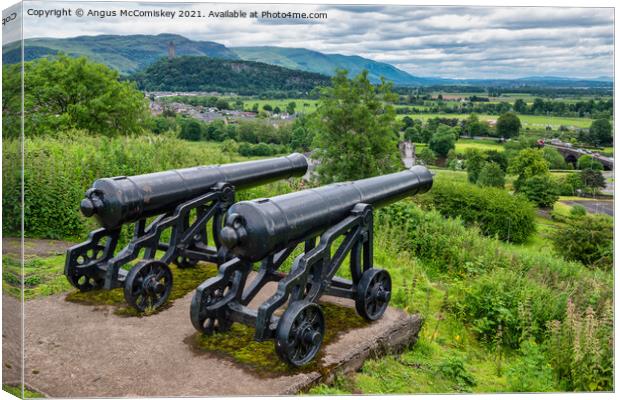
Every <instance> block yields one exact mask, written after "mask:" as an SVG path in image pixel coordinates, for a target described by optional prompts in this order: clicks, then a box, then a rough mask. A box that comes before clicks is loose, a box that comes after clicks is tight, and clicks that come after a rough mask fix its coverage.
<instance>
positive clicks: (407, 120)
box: [403, 115, 413, 130]
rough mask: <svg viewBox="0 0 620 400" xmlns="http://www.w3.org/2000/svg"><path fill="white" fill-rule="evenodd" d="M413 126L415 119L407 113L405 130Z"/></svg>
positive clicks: (404, 118)
mask: <svg viewBox="0 0 620 400" xmlns="http://www.w3.org/2000/svg"><path fill="white" fill-rule="evenodd" d="M412 126H413V119H412V118H411V117H410V116H408V115H405V116H404V117H403V130H407V129H408V128H410V127H412Z"/></svg>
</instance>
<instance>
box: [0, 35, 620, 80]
mask: <svg viewBox="0 0 620 400" xmlns="http://www.w3.org/2000/svg"><path fill="white" fill-rule="evenodd" d="M171 41H172V42H174V45H175V48H176V55H177V56H207V57H212V58H218V59H225V60H246V61H256V62H262V63H265V64H271V65H276V66H280V67H284V68H289V69H295V70H300V71H306V72H314V73H319V74H322V75H326V76H331V75H333V74H334V73H335V71H336V70H337V69H346V70H347V71H349V75H350V76H353V75H357V74H359V73H360V72H361V71H362V70H364V69H366V70H368V72H369V74H368V75H369V78H370V80H371V81H372V82H375V83H376V82H379V80H380V77H381V76H383V77H385V78H386V79H387V80H390V81H392V82H394V84H395V85H400V86H440V85H453V86H460V85H474V86H485V87H490V86H493V87H506V88H511V87H512V88H519V87H530V86H534V87H548V88H574V87H580V88H606V89H607V88H611V86H612V82H613V79H612V78H610V77H598V78H593V79H581V78H563V77H557V76H530V77H525V78H517V79H494V78H492V79H446V78H436V77H419V76H414V75H411V74H409V73H407V72H405V71H403V70H400V69H398V68H396V67H394V66H393V65H390V64H387V63H382V62H378V61H373V60H370V59H367V58H363V57H359V56H345V55H342V54H326V53H321V52H318V51H313V50H308V49H304V48H288V47H273V46H261V47H233V48H228V47H226V46H224V45H222V44H219V43H215V42H208V41H194V40H190V39H188V38H186V37H183V36H180V35H175V34H169V33H162V34H159V35H126V36H122V35H99V36H78V37H74V38H65V39H58V38H32V39H26V40H25V41H24V45H25V47H24V53H25V58H26V60H27V61H29V60H33V59H35V58H39V57H46V56H50V55H54V54H56V53H58V52H64V53H67V54H69V55H72V56H80V55H85V56H87V57H89V58H90V59H92V60H95V61H97V62H101V63H103V64H106V65H108V66H109V67H111V68H114V69H117V70H118V71H120V72H121V74H123V75H129V74H132V73H135V72H137V71H139V70H142V69H144V68H146V67H148V66H149V65H151V64H152V63H154V62H156V61H157V60H159V59H160V58H162V57H165V56H167V54H168V43H170V42H171ZM19 45H20V44H19V43H17V42H15V43H11V44H8V45H6V46H3V48H2V54H3V62H4V63H17V62H19V61H20V58H21V50H20V47H19Z"/></svg>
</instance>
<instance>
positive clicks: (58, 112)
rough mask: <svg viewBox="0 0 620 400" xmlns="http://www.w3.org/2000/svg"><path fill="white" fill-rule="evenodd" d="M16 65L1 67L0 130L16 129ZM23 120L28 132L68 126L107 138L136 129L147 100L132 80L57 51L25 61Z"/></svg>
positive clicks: (18, 89)
mask: <svg viewBox="0 0 620 400" xmlns="http://www.w3.org/2000/svg"><path fill="white" fill-rule="evenodd" d="M20 68H21V64H14V65H8V66H3V75H2V79H3V93H2V100H3V108H2V115H3V119H4V120H5V121H3V122H5V123H4V124H3V128H4V129H6V132H4V135H5V136H7V137H11V136H13V137H14V136H17V135H18V134H19V132H20V123H19V121H20V118H21V95H22V92H21V74H20ZM24 72H25V74H24V99H23V100H24V123H25V130H26V134H27V135H28V136H31V135H41V134H47V133H57V132H58V131H62V130H67V129H71V128H76V129H84V130H87V131H89V132H91V133H97V134H102V135H107V136H113V135H119V134H122V135H127V134H133V133H138V132H140V131H141V130H142V129H143V128H144V127H145V126H146V124H147V120H148V118H149V114H148V100H147V99H146V98H145V97H144V95H143V94H142V93H141V92H140V91H138V90H137V89H136V87H135V84H134V83H133V82H127V81H125V82H120V81H119V74H118V72H117V71H114V70H112V69H110V68H108V67H106V66H105V65H103V64H98V63H95V62H92V61H90V60H88V59H87V58H86V57H79V58H71V57H68V56H65V55H58V56H56V57H54V58H40V59H37V60H34V61H29V62H26V63H24Z"/></svg>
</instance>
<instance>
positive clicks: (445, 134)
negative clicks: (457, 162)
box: [428, 124, 456, 157]
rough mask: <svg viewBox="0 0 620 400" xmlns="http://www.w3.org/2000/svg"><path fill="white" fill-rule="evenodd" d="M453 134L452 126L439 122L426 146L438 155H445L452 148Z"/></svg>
mask: <svg viewBox="0 0 620 400" xmlns="http://www.w3.org/2000/svg"><path fill="white" fill-rule="evenodd" d="M455 136H456V135H455V133H454V131H453V128H450V127H449V126H447V125H443V124H440V125H439V126H438V127H437V131H436V132H435V133H433V136H431V139H430V140H429V141H428V147H429V148H430V149H431V150H433V151H434V152H435V153H436V154H438V155H439V156H441V157H446V156H447V155H448V152H449V151H450V150H452V149H454V142H455V140H456V138H455Z"/></svg>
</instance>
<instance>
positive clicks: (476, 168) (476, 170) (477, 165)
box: [465, 149, 486, 183]
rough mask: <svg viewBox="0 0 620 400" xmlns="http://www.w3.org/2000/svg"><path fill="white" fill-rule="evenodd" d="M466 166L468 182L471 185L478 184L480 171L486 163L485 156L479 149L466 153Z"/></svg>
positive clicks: (468, 150)
mask: <svg viewBox="0 0 620 400" xmlns="http://www.w3.org/2000/svg"><path fill="white" fill-rule="evenodd" d="M465 160H466V162H465V165H466V168H467V180H468V181H469V182H471V183H476V182H478V177H479V176H480V171H481V170H482V167H483V166H484V163H485V162H486V159H485V158H484V155H483V154H482V152H481V151H480V150H478V149H467V150H466V151H465Z"/></svg>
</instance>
